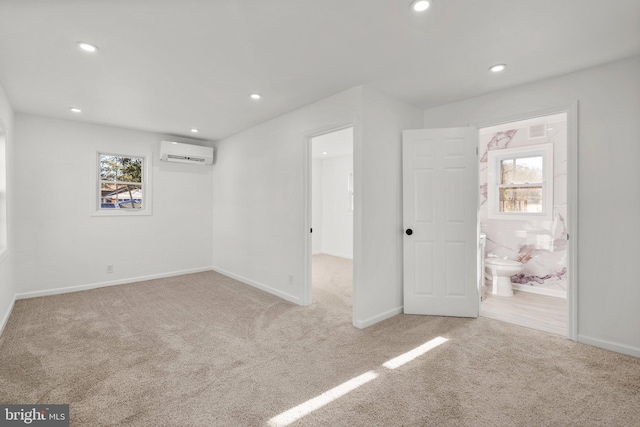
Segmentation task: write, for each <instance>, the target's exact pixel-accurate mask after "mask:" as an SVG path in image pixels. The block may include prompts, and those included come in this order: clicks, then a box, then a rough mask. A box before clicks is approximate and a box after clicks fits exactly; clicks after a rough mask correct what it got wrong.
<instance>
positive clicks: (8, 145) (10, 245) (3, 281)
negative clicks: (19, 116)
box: [0, 87, 15, 333]
mask: <svg viewBox="0 0 640 427" xmlns="http://www.w3.org/2000/svg"><path fill="white" fill-rule="evenodd" d="M13 120H14V114H13V109H12V108H11V103H10V102H9V99H8V98H7V96H6V95H5V93H4V90H3V89H2V87H0V126H1V127H2V128H3V129H4V131H5V133H6V134H5V154H6V165H7V175H6V178H7V181H6V189H7V252H6V253H5V254H4V255H0V333H2V330H3V328H4V325H5V323H6V321H7V320H8V319H9V315H10V314H11V309H12V308H13V302H14V294H15V280H14V277H13V268H12V267H13V260H14V257H15V253H14V248H15V244H14V241H15V239H14V232H13V224H14V215H13V211H12V208H13V196H14V190H13V185H14V180H13V173H14V171H15V167H14V161H13V159H14V154H13V152H14V142H13V141H14V138H13Z"/></svg>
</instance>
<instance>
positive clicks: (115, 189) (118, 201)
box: [99, 153, 144, 209]
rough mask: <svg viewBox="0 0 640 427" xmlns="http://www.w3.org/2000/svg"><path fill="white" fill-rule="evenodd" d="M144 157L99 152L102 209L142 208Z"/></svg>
mask: <svg viewBox="0 0 640 427" xmlns="http://www.w3.org/2000/svg"><path fill="white" fill-rule="evenodd" d="M143 161H144V159H143V158H140V157H127V156H117V155H112V154H102V153H100V154H99V167H100V196H99V197H100V205H99V206H100V209H142V208H143V203H144V191H143V190H144V189H143V185H144V183H143Z"/></svg>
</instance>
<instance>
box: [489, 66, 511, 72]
mask: <svg viewBox="0 0 640 427" xmlns="http://www.w3.org/2000/svg"><path fill="white" fill-rule="evenodd" d="M505 68H507V65H506V64H496V65H493V66H491V68H489V70H491V71H493V72H494V73H499V72H500V71H502V70H504V69H505Z"/></svg>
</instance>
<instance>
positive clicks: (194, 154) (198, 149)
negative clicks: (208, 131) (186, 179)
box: [160, 141, 213, 165]
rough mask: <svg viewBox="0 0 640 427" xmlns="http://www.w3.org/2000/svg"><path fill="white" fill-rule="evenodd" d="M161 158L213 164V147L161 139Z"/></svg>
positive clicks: (181, 161)
mask: <svg viewBox="0 0 640 427" xmlns="http://www.w3.org/2000/svg"><path fill="white" fill-rule="evenodd" d="M160 160H163V161H165V162H177V163H191V164H195V165H211V164H213V148H211V147H202V146H200V145H192V144H183V143H181V142H174V141H160Z"/></svg>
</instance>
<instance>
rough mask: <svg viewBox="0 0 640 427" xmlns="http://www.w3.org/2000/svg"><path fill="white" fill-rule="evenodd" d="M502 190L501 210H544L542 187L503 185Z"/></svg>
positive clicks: (539, 211) (533, 211) (532, 211)
mask: <svg viewBox="0 0 640 427" xmlns="http://www.w3.org/2000/svg"><path fill="white" fill-rule="evenodd" d="M499 191H500V212H529V213H541V212H542V187H527V188H513V187H503V188H500V189H499Z"/></svg>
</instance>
